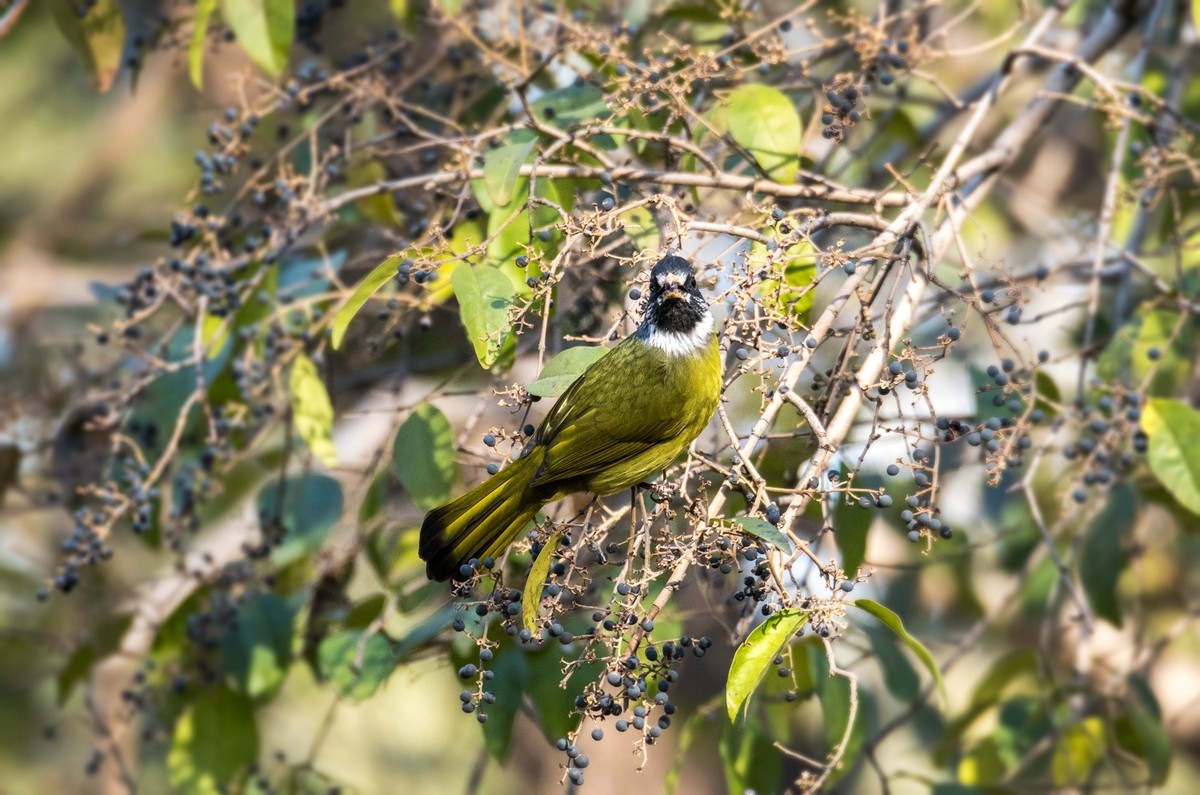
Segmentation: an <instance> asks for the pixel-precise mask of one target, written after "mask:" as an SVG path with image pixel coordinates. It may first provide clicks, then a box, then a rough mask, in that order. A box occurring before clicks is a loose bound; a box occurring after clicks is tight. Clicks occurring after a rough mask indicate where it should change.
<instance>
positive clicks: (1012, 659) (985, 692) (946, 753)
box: [933, 649, 1038, 765]
mask: <svg viewBox="0 0 1200 795" xmlns="http://www.w3.org/2000/svg"><path fill="white" fill-rule="evenodd" d="M1037 673H1038V656H1037V654H1036V653H1035V652H1033V651H1032V650H1030V649H1021V650H1018V651H1013V652H1009V653H1008V654H1006V655H1004V656H1003V657H1001V658H1000V659H998V660H996V661H995V662H994V663H992V665H991V667H990V668H989V669H988V671H987V673H986V674H984V676H983V678H982V679H980V680H979V682H978V683H977V684H976V685H975V687H974V689H973V690H972V691H971V703H970V705H969V706H968V707H967V708H966V710H965V711H964V712H963V713H962V714H961V715H959V716H958V717H956V718H954V720H952V721H951V722H950V723H948V724H947V725H946V728H945V730H943V732H942V737H941V739H940V740H939V741H938V745H937V747H936V748H935V749H934V754H933V756H934V761H935V762H937V764H939V765H944V764H946V763H947V761H948V760H949V758H950V756H951V755H952V754H956V753H958V752H959V750H960V749H959V746H960V741H961V738H962V736H963V735H964V734H965V733H966V731H967V729H969V728H970V727H971V725H972V724H973V723H974V722H975V721H976V720H977V719H978V718H979V717H980V716H981V715H982V714H983V713H984V712H986V711H987V710H989V709H991V708H992V707H994V706H995V705H996V703H997V702H998V701H999V700H1000V697H1001V696H1002V695H1003V694H1004V691H1005V690H1006V689H1007V688H1008V686H1009V685H1010V684H1011V683H1013V682H1015V681H1017V680H1019V679H1021V678H1023V677H1029V678H1031V679H1032V678H1036V677H1037Z"/></svg>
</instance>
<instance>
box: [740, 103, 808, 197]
mask: <svg viewBox="0 0 1200 795" xmlns="http://www.w3.org/2000/svg"><path fill="white" fill-rule="evenodd" d="M724 117H725V121H726V124H727V125H728V127H729V134H730V135H732V136H733V140H735V141H737V142H738V144H740V145H741V146H743V147H745V149H746V150H747V151H748V152H749V153H750V154H751V155H753V156H754V159H755V160H757V161H758V164H759V165H760V166H762V168H763V171H765V172H766V173H767V175H768V176H770V177H771V179H773V180H775V181H777V182H793V181H795V177H796V169H797V168H798V167H799V165H800V133H801V130H802V125H801V123H800V114H799V113H797V112H796V106H795V105H794V104H793V103H792V101H791V100H790V99H788V97H787V95H786V94H784V93H783V92H782V91H780V90H779V89H777V88H773V87H771V86H766V85H762V84H760V83H750V84H747V85H742V86H738V87H737V88H735V89H734V90H733V91H732V92H730V94H729V104H728V105H727V106H725V108H724Z"/></svg>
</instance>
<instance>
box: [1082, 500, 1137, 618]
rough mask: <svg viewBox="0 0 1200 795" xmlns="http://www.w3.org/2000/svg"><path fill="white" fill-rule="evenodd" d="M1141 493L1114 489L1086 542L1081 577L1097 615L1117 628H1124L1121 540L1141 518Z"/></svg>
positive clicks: (1094, 521)
mask: <svg viewBox="0 0 1200 795" xmlns="http://www.w3.org/2000/svg"><path fill="white" fill-rule="evenodd" d="M1136 508H1137V493H1136V492H1135V491H1134V490H1133V488H1132V487H1130V486H1128V485H1120V486H1117V487H1115V488H1113V490H1112V492H1111V493H1110V494H1109V496H1108V501H1107V502H1106V503H1105V505H1104V510H1103V511H1101V512H1100V513H1099V515H1097V516H1096V518H1095V519H1094V520H1093V521H1092V524H1091V527H1089V528H1088V531H1087V535H1086V536H1085V537H1084V539H1083V551H1082V554H1081V556H1080V559H1079V578H1080V580H1081V582H1082V584H1083V591H1084V593H1085V594H1087V599H1088V602H1089V603H1090V604H1091V606H1092V609H1093V610H1095V611H1096V615H1098V616H1100V617H1101V618H1103V619H1105V620H1106V621H1108V622H1109V623H1110V624H1112V625H1113V626H1115V627H1118V628H1119V627H1120V626H1121V603H1120V601H1119V600H1118V599H1117V580H1118V578H1120V576H1121V569H1122V567H1123V566H1124V564H1125V555H1124V554H1123V553H1122V551H1121V538H1122V536H1124V535H1125V533H1126V532H1128V531H1130V530H1131V529H1132V528H1133V524H1134V521H1135V520H1136V519H1137V510H1136Z"/></svg>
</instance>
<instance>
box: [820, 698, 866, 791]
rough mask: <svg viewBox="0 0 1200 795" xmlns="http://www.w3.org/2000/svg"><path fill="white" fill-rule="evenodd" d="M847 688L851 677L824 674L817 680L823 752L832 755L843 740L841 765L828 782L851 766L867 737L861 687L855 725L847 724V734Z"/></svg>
mask: <svg viewBox="0 0 1200 795" xmlns="http://www.w3.org/2000/svg"><path fill="white" fill-rule="evenodd" d="M850 688H851V684H850V680H849V679H847V678H846V677H844V676H832V677H825V678H824V679H822V680H821V681H820V682H819V683H818V691H819V694H820V699H821V711H822V713H824V716H825V749H826V753H828V754H832V753H833V752H834V751H835V750H836V749H837V748H838V747H839V746H841V745H842V742H843V740H845V747H844V748H843V749H842V761H841V764H839V765H838V767H837V768H836V769H834V771H833V772H832V773H831V774H830V776H829V783H830V784H831V785H832V784H833V782H835V781H837V780H838V779H840V778H842V777H843V776H845V775H846V774H847V773H849V772H850V771H851V770H853V769H854V766H855V764H856V763H857V762H858V757H859V755H860V754H861V753H862V745H863V740H864V739H865V736H866V709H865V703H866V701H865V694H864V693H863V692H862V689H861V688H860V689H859V692H858V710H857V712H856V713H855V716H854V725H853V726H851V727H850V733H849V735H847V733H846V727H847V724H849V722H850Z"/></svg>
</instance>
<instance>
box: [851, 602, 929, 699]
mask: <svg viewBox="0 0 1200 795" xmlns="http://www.w3.org/2000/svg"><path fill="white" fill-rule="evenodd" d="M848 604H852V605H854V606H855V607H857V608H858V609H859V610H861V611H863V612H864V613H867V614H868V615H871V616H874V617H875V618H877V619H879V620H880V621H882V622H883V624H884V626H886V627H887V628H888V629H890V630H891V631H892V632H894V633H896V637H898V638H900V640H902V641H904V642H905V643H907V644H908V648H909V649H910V650H911V651H912V653H913V654H915V655H917V659H919V660H920V661H921V662H922V663H923V664H924V666H925V668H926V670H928V671H929V674H930V676H932V677H933V682H934V684H935V685H937V689H938V695H940V696H941V698H942V702H943V703H945V701H946V683H945V682H943V681H942V672H941V670H939V669H938V664H937V662H936V661H935V660H934V659H933V655H932V654H930V653H929V649H927V648H925V646H924V644H922V643H921V641H919V640H917V639H916V638H914V637H913V636H912V635H910V634H908V630H906V629H905V628H904V622H903V621H901V620H900V616H898V615H896V614H895V613H893V612H892V611H891V610H889V609H888V608H886V607H884V606H883V605H881V604H879V603H878V602H874V601H871V600H870V599H856V600H854V601H853V602H849V603H848Z"/></svg>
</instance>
